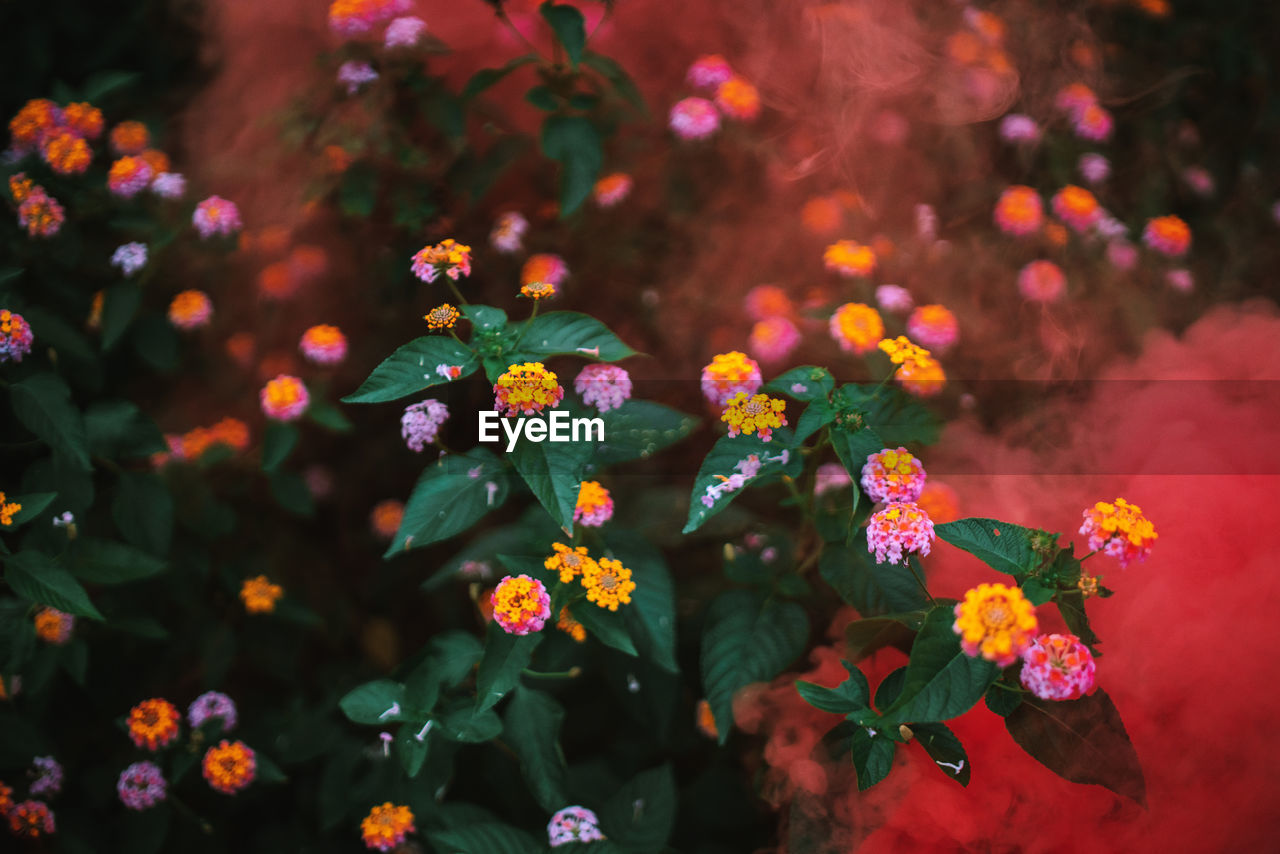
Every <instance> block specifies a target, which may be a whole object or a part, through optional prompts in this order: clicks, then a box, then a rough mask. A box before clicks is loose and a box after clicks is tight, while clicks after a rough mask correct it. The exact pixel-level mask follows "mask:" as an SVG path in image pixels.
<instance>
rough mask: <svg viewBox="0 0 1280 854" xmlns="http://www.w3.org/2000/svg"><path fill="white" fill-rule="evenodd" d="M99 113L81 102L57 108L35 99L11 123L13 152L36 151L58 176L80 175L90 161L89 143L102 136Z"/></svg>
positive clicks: (42, 100)
mask: <svg viewBox="0 0 1280 854" xmlns="http://www.w3.org/2000/svg"><path fill="white" fill-rule="evenodd" d="M102 125H103V122H102V111H101V110H99V109H98V108H97V107H95V106H93V105H92V104H89V103H85V102H80V103H75V104H67V105H66V106H65V107H63V108H61V109H60V108H59V107H58V105H57V104H55V103H54V102H53V101H50V100H47V99H45V98H37V99H34V100H31V101H28V102H27V103H26V104H24V105H23V107H22V109H20V110H19V111H18V113H17V115H15V116H14V117H13V118H12V119H11V120H10V121H9V132H10V134H11V136H12V139H13V149H14V151H16V152H18V153H20V154H25V153H27V152H28V151H32V150H37V149H38V150H39V152H40V156H41V158H43V159H44V162H45V163H47V164H49V168H50V169H52V170H53V171H54V172H56V173H58V174H59V175H80V174H82V173H83V172H84V171H85V170H86V169H88V168H89V164H90V163H91V162H92V161H93V151H92V149H90V147H89V140H92V139H97V138H98V137H99V136H101V135H102Z"/></svg>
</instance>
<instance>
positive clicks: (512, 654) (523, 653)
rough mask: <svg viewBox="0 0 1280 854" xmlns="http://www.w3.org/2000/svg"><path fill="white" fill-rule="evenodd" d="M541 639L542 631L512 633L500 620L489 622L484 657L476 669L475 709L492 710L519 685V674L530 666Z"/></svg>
mask: <svg viewBox="0 0 1280 854" xmlns="http://www.w3.org/2000/svg"><path fill="white" fill-rule="evenodd" d="M541 642H542V633H541V632H535V633H534V634H531V635H510V634H507V633H506V632H505V631H503V630H502V627H501V626H499V625H498V623H497V621H496V620H495V621H494V622H492V623H490V624H489V632H488V635H487V636H486V638H485V643H484V657H483V658H481V659H480V669H479V670H478V671H477V672H476V709H477V710H479V711H484V710H485V709H491V708H493V706H494V705H496V704H497V702H498V701H499V700H501V699H502V698H503V697H505V696H506V695H507V692H509V691H510V690H511V689H512V688H514V687H516V686H517V685H519V684H520V674H521V673H522V672H523V671H524V669H525V668H526V667H528V666H529V660H530V659H531V658H532V657H533V651H534V650H535V649H536V648H537V646H538V644H539V643H541Z"/></svg>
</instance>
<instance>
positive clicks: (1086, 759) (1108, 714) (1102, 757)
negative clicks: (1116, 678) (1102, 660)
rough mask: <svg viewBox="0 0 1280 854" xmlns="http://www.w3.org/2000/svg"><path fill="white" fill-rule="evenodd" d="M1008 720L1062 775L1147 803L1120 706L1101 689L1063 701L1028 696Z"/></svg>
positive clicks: (1023, 743) (1016, 736)
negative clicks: (1076, 698) (1117, 707)
mask: <svg viewBox="0 0 1280 854" xmlns="http://www.w3.org/2000/svg"><path fill="white" fill-rule="evenodd" d="M1004 723H1005V727H1006V728H1008V730H1009V734H1010V735H1011V736H1013V740H1014V741H1016V742H1017V743H1018V746H1019V747H1021V748H1022V749H1023V750H1025V751H1026V752H1027V753H1029V754H1030V755H1031V756H1032V758H1034V759H1035V760H1037V761H1038V762H1040V764H1042V765H1044V766H1045V767H1046V768H1048V769H1049V770H1050V771H1052V772H1054V773H1055V774H1057V775H1058V776H1060V777H1063V778H1065V779H1067V780H1070V781H1071V782H1073V783H1088V784H1092V785H1097V786H1103V787H1105V788H1107V789H1110V790H1111V791H1113V792H1115V793H1116V794H1118V795H1122V796H1124V797H1126V798H1130V799H1131V800H1134V801H1136V802H1137V803H1139V804H1141V805H1142V806H1144V807H1145V806H1146V805H1147V784H1146V778H1145V776H1144V775H1143V773H1142V765H1141V763H1140V762H1139V761H1138V753H1137V751H1136V750H1134V749H1133V743H1132V742H1131V741H1130V740H1129V733H1128V732H1127V731H1125V728H1124V722H1123V721H1122V720H1121V719H1120V712H1119V710H1118V709H1116V706H1115V703H1113V702H1111V698H1110V697H1108V696H1107V692H1106V691H1103V690H1102V689H1101V688H1098V689H1097V690H1095V691H1094V692H1093V694H1091V695H1089V696H1087V697H1081V698H1080V699H1078V700H1065V701H1062V702H1054V701H1053V700H1041V699H1040V698H1039V697H1036V696H1034V695H1030V694H1028V695H1025V696H1024V698H1023V701H1022V704H1021V705H1019V706H1018V708H1016V709H1014V710H1013V711H1012V712H1011V713H1010V714H1009V715H1008V717H1006V718H1005V719H1004Z"/></svg>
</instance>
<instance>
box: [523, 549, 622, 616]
mask: <svg viewBox="0 0 1280 854" xmlns="http://www.w3.org/2000/svg"><path fill="white" fill-rule="evenodd" d="M551 548H552V551H553V554H552V555H551V556H550V557H548V558H547V559H546V560H545V561H543V566H545V567H546V568H547V569H549V570H551V571H552V572H558V573H559V574H560V582H561V583H562V584H568V583H570V582H572V581H573V580H574V579H575V578H578V579H580V580H581V582H582V586H583V587H584V588H585V589H586V591H587V599H588V600H589V601H591V602H594V603H596V604H597V605H599V606H600V607H601V608H608V609H609V610H610V611H616V610H618V605H620V604H621V605H626V604H629V603H630V602H631V594H632V592H634V591H635V589H636V583H635V582H634V581H632V580H631V570H629V569H627V568H626V567H624V566H623V565H622V564H621V563H620V562H619V561H616V560H613V559H612V558H607V557H605V558H600V559H598V560H597V559H596V558H593V557H591V556H590V555H588V554H587V549H586V547H585V546H578V547H577V548H570V547H569V546H566V545H565V544H564V543H552V544H551Z"/></svg>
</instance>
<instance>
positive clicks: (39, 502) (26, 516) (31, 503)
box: [5, 492, 58, 530]
mask: <svg viewBox="0 0 1280 854" xmlns="http://www.w3.org/2000/svg"><path fill="white" fill-rule="evenodd" d="M57 497H58V493H56V492H28V493H27V494H26V495H10V496H8V497H6V498H5V502H6V503H8V502H13V503H16V504H18V505H20V506H21V507H22V509H21V510H19V511H18V512H17V513H14V514H13V516H12V517H10V519H9V526H8V527H6V528H5V530H12V529H13V528H17V527H18V526H20V525H25V524H26V523H27V522H30V521H31V520H32V519H34V518H36V517H37V516H39V515H40V514H41V513H43V512H44V511H45V508H47V507H48V506H49V505H50V504H52V503H53V500H54V499H55V498H57Z"/></svg>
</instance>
